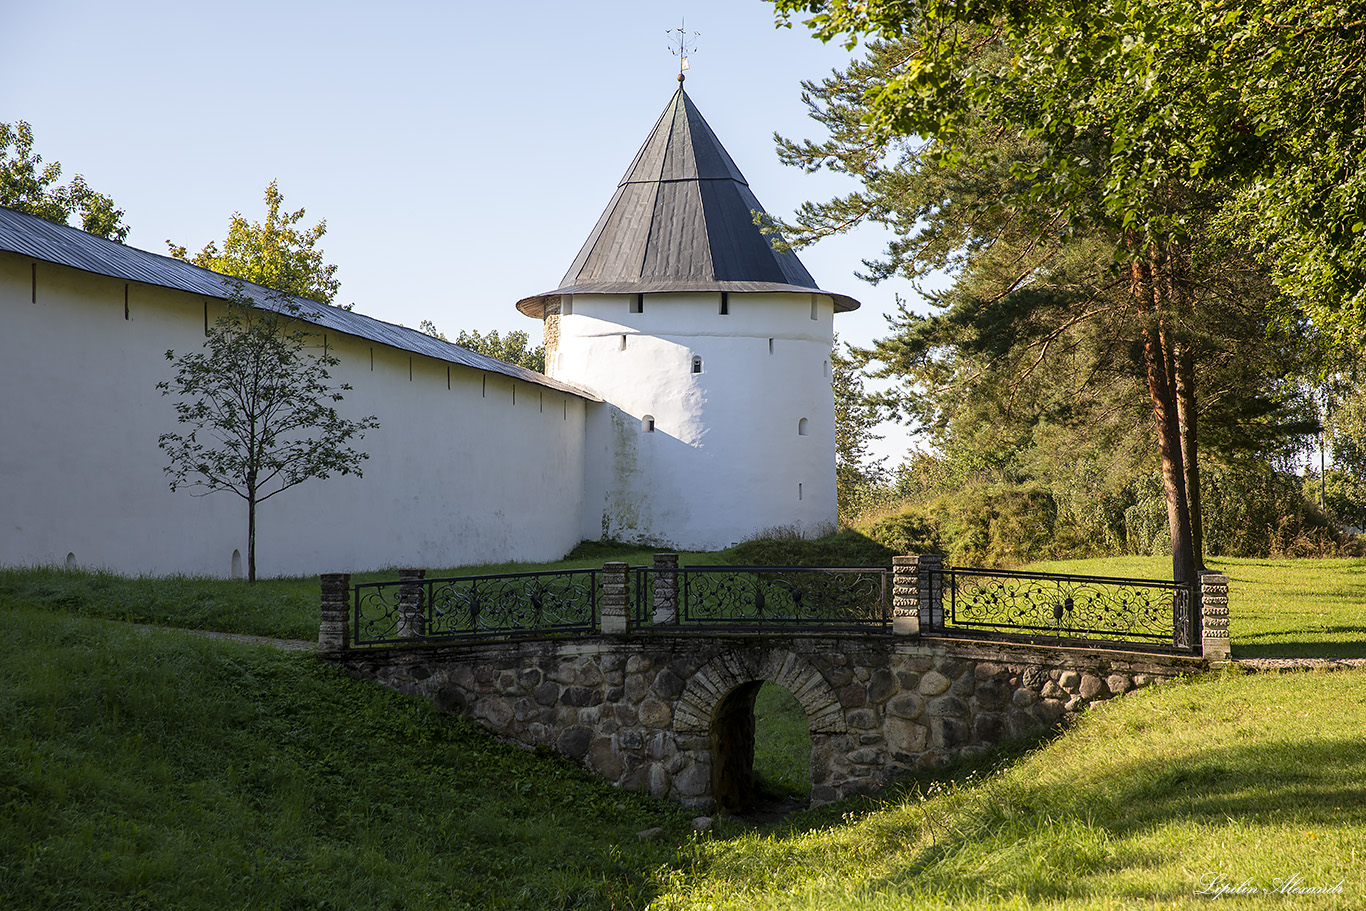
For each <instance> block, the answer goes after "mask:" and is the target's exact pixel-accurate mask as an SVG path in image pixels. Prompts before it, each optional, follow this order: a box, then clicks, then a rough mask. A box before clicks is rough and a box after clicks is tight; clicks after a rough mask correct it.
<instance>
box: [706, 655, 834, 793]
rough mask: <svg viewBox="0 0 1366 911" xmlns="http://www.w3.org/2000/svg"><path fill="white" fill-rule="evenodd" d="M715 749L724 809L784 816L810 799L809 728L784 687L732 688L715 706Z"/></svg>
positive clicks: (716, 782)
mask: <svg viewBox="0 0 1366 911" xmlns="http://www.w3.org/2000/svg"><path fill="white" fill-rule="evenodd" d="M711 747H712V794H713V796H714V797H715V798H716V803H717V806H718V807H719V808H720V809H722V810H728V811H731V812H737V813H741V814H745V815H756V816H766V815H775V816H782V815H786V814H787V813H789V812H792V811H793V810H796V809H799V808H801V807H802V806H805V805H806V803H807V801H808V800H809V799H810V797H811V731H810V724H809V722H808V721H807V718H806V710H805V709H803V708H802V705H801V703H799V702H798V701H797V697H795V696H793V695H792V693H790V692H789V691H788V690H786V689H784V688H783V687H781V686H778V685H777V684H773V683H766V682H764V681H761V680H752V681H750V682H748V683H743V684H741V685H740V686H738V687H736V688H735V689H733V690H731V692H730V693H729V694H728V695H727V696H726V697H725V698H724V699H722V700H721V702H720V703H719V704H718V705H717V707H716V712H715V715H714V716H713V719H712V727H711Z"/></svg>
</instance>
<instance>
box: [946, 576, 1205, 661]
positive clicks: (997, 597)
mask: <svg viewBox="0 0 1366 911" xmlns="http://www.w3.org/2000/svg"><path fill="white" fill-rule="evenodd" d="M936 580H937V581H938V582H939V583H940V585H935V584H934V582H935V581H936ZM931 586H932V590H934V589H938V590H937V591H935V592H934V595H933V596H932V598H931V606H929V609H928V610H926V609H925V608H926V606H925V605H922V612H921V632H922V633H925V634H929V635H936V634H937V635H944V634H964V633H966V634H976V635H989V636H991V637H993V638H1006V639H1018V638H1028V639H1031V640H1040V639H1043V640H1049V641H1053V642H1058V641H1086V642H1090V643H1095V642H1106V643H1116V644H1123V645H1126V646H1131V645H1134V644H1147V645H1149V646H1152V647H1159V648H1171V649H1175V650H1188V649H1191V648H1194V646H1195V644H1196V643H1197V641H1198V635H1197V632H1196V630H1195V614H1194V612H1193V610H1192V607H1193V604H1194V596H1193V588H1192V586H1191V585H1189V584H1186V583H1183V582H1181V583H1178V582H1163V581H1159V580H1154V579H1116V578H1105V577H1102V576H1074V575H1057V574H1053V573H1028V572H1015V571H1010V570H988V569H966V568H960V567H945V568H944V569H942V570H939V571H937V572H935V573H934V574H933V576H932V581H931ZM941 586H942V587H941ZM941 599H942V600H941ZM936 602H937V603H938V605H942V610H941V611H938V612H937V611H935V609H934V605H935V604H936ZM936 613H937V614H938V616H935V614H936ZM927 615H928V616H927ZM927 621H928V622H927Z"/></svg>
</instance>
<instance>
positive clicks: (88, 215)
mask: <svg viewBox="0 0 1366 911" xmlns="http://www.w3.org/2000/svg"><path fill="white" fill-rule="evenodd" d="M61 176H62V165H61V163H60V162H56V161H54V162H50V163H49V164H43V156H41V155H37V154H35V153H34V151H33V127H31V126H30V125H29V124H28V123H26V122H25V121H23V120H19V121H15V122H14V123H13V124H9V123H0V205H2V206H8V207H10V208H11V209H18V210H19V211H20V212H27V213H28V214H30V215H37V216H38V217H39V218H46V219H47V220H48V221H53V222H56V223H57V224H59V225H64V224H67V223H68V222H69V221H70V219H71V217H72V216H73V215H74V216H77V217H78V220H79V222H80V227H81V229H82V230H85V231H89V232H90V233H91V234H97V235H99V236H100V237H107V238H109V239H110V240H116V241H118V242H119V243H123V239H124V238H125V237H127V236H128V226H127V225H125V224H123V210H122V209H118V208H115V206H114V201H113V200H112V199H110V198H109V197H108V196H105V195H104V194H103V193H97V192H95V191H94V190H92V189H90V186H89V185H88V184H86V182H85V178H84V177H82V176H81V175H79V174H77V175H76V176H75V177H73V178H71V182H70V183H68V184H65V185H62V184H59V183H58V182H57V181H58V180H60V179H61Z"/></svg>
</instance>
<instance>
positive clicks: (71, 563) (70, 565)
mask: <svg viewBox="0 0 1366 911" xmlns="http://www.w3.org/2000/svg"><path fill="white" fill-rule="evenodd" d="M66 568H67V569H75V568H76V555H75V554H74V553H68V554H67V555H66Z"/></svg>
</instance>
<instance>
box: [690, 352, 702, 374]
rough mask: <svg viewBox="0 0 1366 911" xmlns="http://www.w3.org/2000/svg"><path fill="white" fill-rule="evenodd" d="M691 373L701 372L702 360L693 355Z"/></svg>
mask: <svg viewBox="0 0 1366 911" xmlns="http://www.w3.org/2000/svg"><path fill="white" fill-rule="evenodd" d="M692 372H693V373H701V372H702V358H700V357H698V356H696V355H694V356H693V359H692Z"/></svg>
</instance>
